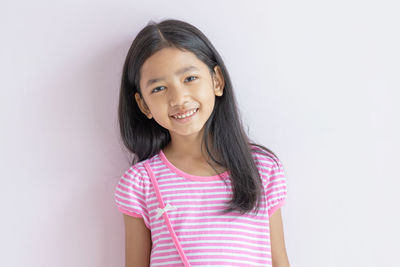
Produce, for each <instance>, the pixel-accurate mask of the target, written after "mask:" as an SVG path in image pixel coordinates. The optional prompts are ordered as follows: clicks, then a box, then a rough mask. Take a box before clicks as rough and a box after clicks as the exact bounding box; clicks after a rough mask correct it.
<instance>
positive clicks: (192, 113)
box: [170, 108, 199, 123]
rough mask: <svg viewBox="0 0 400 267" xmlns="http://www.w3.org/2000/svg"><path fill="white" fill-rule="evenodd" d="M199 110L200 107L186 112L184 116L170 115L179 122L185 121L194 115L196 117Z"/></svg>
mask: <svg viewBox="0 0 400 267" xmlns="http://www.w3.org/2000/svg"><path fill="white" fill-rule="evenodd" d="M198 110H199V108H196V109H194V110H192V111H190V112H186V113H185V114H184V115H182V116H170V117H171V118H172V119H174V120H175V121H177V122H180V123H184V122H187V121H189V120H191V119H192V118H193V117H195V116H196V115H197V111H198Z"/></svg>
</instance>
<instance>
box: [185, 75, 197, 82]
mask: <svg viewBox="0 0 400 267" xmlns="http://www.w3.org/2000/svg"><path fill="white" fill-rule="evenodd" d="M188 78H195V79H189V80H190V82H191V81H194V80H196V79H197V77H196V76H189V77H187V78H186V80H187V79H188Z"/></svg>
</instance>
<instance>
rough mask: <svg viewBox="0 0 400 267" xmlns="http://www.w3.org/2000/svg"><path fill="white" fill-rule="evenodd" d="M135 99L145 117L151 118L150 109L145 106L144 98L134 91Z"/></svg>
mask: <svg viewBox="0 0 400 267" xmlns="http://www.w3.org/2000/svg"><path fill="white" fill-rule="evenodd" d="M135 100H136V103H137V104H138V106H139V109H140V110H141V111H142V113H143V114H144V115H145V116H146V117H147V118H149V119H151V118H152V117H153V116H152V115H151V112H150V109H149V108H148V107H147V105H146V102H144V99H143V98H141V97H140V95H139V93H135Z"/></svg>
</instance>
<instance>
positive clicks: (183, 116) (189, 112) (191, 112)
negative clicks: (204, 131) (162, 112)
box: [172, 108, 197, 119]
mask: <svg viewBox="0 0 400 267" xmlns="http://www.w3.org/2000/svg"><path fill="white" fill-rule="evenodd" d="M196 111H197V108H196V109H194V110H192V111H188V112H186V113H185V114H183V115H174V116H172V117H174V118H178V119H183V118H186V117H188V116H190V115H192V114H193V113H195V112H196Z"/></svg>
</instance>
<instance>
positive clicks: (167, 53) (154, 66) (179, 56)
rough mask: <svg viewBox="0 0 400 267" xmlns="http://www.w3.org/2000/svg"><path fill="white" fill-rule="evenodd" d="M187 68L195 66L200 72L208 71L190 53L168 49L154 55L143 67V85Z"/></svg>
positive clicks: (141, 74)
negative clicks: (149, 80)
mask: <svg viewBox="0 0 400 267" xmlns="http://www.w3.org/2000/svg"><path fill="white" fill-rule="evenodd" d="M187 66H195V67H197V68H198V69H200V70H203V71H204V70H207V69H208V68H207V65H205V64H204V63H203V62H202V61H201V60H200V59H198V58H197V57H196V55H195V54H193V53H192V52H190V51H182V50H179V49H178V48H172V47H167V48H163V49H161V50H160V51H157V52H156V53H154V54H153V55H152V56H151V57H149V58H148V59H147V60H146V61H145V62H144V63H143V65H142V67H141V70H140V77H141V83H142V82H145V81H147V80H148V79H154V78H159V77H166V76H169V75H173V74H174V73H175V72H176V71H177V70H179V69H182V68H183V67H187Z"/></svg>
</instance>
